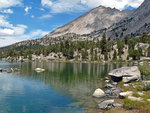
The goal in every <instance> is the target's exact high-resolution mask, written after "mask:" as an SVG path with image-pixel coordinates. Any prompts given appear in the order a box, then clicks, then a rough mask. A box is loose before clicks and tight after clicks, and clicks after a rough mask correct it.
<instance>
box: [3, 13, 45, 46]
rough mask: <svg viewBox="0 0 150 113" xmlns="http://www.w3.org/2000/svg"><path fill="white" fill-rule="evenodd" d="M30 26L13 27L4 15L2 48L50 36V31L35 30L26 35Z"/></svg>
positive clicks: (19, 25) (18, 25)
mask: <svg viewBox="0 0 150 113" xmlns="http://www.w3.org/2000/svg"><path fill="white" fill-rule="evenodd" d="M27 28H28V26H26V25H22V24H17V25H13V24H11V23H10V22H9V21H8V20H7V17H6V16H4V15H0V47H3V46H7V45H10V44H13V43H16V42H19V41H23V40H29V39H34V38H41V37H43V36H44V35H46V34H48V31H43V30H40V29H38V30H34V31H31V32H29V33H26V30H27Z"/></svg>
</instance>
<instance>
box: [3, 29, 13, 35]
mask: <svg viewBox="0 0 150 113" xmlns="http://www.w3.org/2000/svg"><path fill="white" fill-rule="evenodd" d="M13 34H14V30H12V29H0V36H5V35H13Z"/></svg>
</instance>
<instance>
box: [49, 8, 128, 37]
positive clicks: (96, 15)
mask: <svg viewBox="0 0 150 113" xmlns="http://www.w3.org/2000/svg"><path fill="white" fill-rule="evenodd" d="M129 14H130V11H120V10H118V9H115V8H114V9H112V8H109V7H108V8H106V7H103V6H99V7H97V8H95V9H93V10H91V11H89V12H88V13H86V14H84V15H83V16H80V17H79V18H77V19H75V20H74V21H72V22H70V23H68V24H66V25H64V26H62V27H60V28H58V29H56V30H55V31H53V32H51V33H50V34H48V35H47V37H58V36H61V35H64V34H67V33H75V34H80V35H82V34H89V33H91V32H93V31H97V30H100V29H106V28H108V27H110V26H111V25H113V24H114V23H117V22H119V21H120V20H121V19H123V18H125V17H126V16H128V15H129Z"/></svg>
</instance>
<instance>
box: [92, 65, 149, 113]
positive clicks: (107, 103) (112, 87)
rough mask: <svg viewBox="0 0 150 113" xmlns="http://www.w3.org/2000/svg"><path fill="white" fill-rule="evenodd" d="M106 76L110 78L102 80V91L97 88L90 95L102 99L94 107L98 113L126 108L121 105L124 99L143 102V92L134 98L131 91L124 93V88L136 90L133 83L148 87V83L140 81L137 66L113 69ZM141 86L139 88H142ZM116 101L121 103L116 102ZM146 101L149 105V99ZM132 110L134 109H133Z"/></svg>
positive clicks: (133, 93) (139, 92) (140, 76)
mask: <svg viewBox="0 0 150 113" xmlns="http://www.w3.org/2000/svg"><path fill="white" fill-rule="evenodd" d="M108 75H109V76H110V77H105V79H104V80H105V86H104V90H102V89H100V88H98V89H96V90H95V91H94V93H93V95H92V96H93V98H97V99H102V101H101V102H100V103H99V104H98V105H97V106H96V108H97V109H99V110H101V112H100V113H103V112H107V111H111V109H112V108H123V109H124V108H126V105H124V103H123V101H124V100H125V99H128V100H130V101H135V102H143V101H145V100H144V99H143V98H142V96H144V94H145V91H138V92H136V93H137V94H138V95H139V96H141V97H137V96H135V92H134V91H132V90H131V91H130V90H129V91H128V90H127V91H125V89H126V88H127V89H138V88H137V86H136V85H134V84H135V83H141V84H142V85H143V84H144V85H150V81H142V79H141V78H142V75H141V72H140V70H139V68H138V67H137V66H132V67H122V68H119V69H115V70H112V71H111V72H110V73H108ZM133 82H134V83H133ZM142 85H141V88H142V87H143V86H142ZM118 99H120V100H121V101H120V102H118ZM146 101H147V102H149V103H150V98H149V99H147V100H146ZM131 107H132V106H131ZM131 110H132V109H131ZM133 110H135V109H134V108H133ZM136 111H137V112H136V113H139V111H140V110H138V109H137V110H136ZM143 113H144V112H143ZM146 113H148V112H146Z"/></svg>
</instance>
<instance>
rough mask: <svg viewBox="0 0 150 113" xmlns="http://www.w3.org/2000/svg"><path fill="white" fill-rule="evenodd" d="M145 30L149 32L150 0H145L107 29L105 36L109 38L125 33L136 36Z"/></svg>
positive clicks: (121, 36) (122, 35)
mask: <svg viewBox="0 0 150 113" xmlns="http://www.w3.org/2000/svg"><path fill="white" fill-rule="evenodd" d="M145 30H146V31H148V32H150V0H145V1H144V2H143V3H142V4H141V6H140V7H138V8H137V9H136V10H134V11H133V13H131V15H129V16H128V17H127V18H124V19H122V20H121V21H120V22H118V23H116V24H114V25H112V26H111V27H110V28H109V29H107V36H108V37H109V38H110V39H113V38H114V37H115V38H117V37H120V38H123V37H124V36H125V35H127V34H130V35H131V36H137V35H139V34H142V33H143V31H145Z"/></svg>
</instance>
